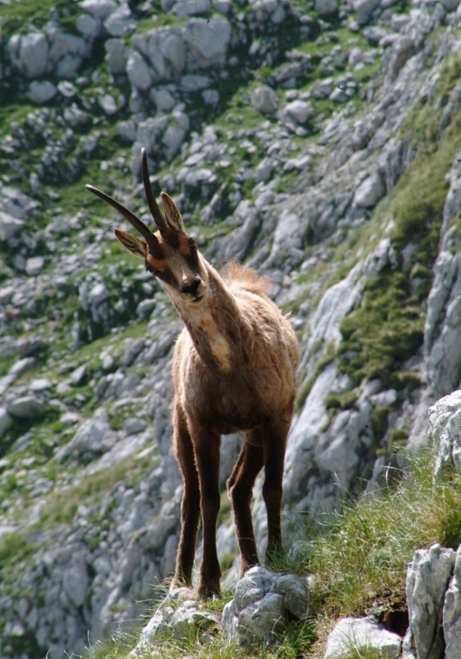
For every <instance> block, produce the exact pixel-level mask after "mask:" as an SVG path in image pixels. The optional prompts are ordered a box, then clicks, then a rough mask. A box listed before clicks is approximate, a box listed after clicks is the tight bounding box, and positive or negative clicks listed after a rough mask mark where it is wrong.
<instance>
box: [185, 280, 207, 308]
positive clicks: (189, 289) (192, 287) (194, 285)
mask: <svg viewBox="0 0 461 659" xmlns="http://www.w3.org/2000/svg"><path fill="white" fill-rule="evenodd" d="M201 283H202V280H201V279H200V277H195V278H194V279H192V281H191V282H187V283H185V284H183V285H182V286H181V293H190V295H192V297H193V298H194V302H197V301H198V300H200V298H201V297H202V296H203V293H202V294H200V292H199V287H200V285H201Z"/></svg>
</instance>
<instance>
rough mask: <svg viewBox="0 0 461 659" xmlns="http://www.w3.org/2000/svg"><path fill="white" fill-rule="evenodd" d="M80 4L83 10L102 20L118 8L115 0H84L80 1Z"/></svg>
mask: <svg viewBox="0 0 461 659" xmlns="http://www.w3.org/2000/svg"><path fill="white" fill-rule="evenodd" d="M78 6H79V7H80V9H81V10H82V11H86V12H88V13H89V14H91V15H92V16H94V17H95V18H99V19H100V20H102V21H104V20H105V19H106V18H107V17H108V16H109V14H111V13H112V12H114V11H115V10H116V9H117V3H116V2H115V0H83V1H82V2H79V5H78Z"/></svg>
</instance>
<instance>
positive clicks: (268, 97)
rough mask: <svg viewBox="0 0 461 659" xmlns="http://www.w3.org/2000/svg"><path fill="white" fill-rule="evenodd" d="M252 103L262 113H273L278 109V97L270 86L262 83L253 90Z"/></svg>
mask: <svg viewBox="0 0 461 659" xmlns="http://www.w3.org/2000/svg"><path fill="white" fill-rule="evenodd" d="M251 104H252V106H253V107H254V108H255V110H258V112H261V113H262V114H273V113H274V112H276V110H277V106H278V99H277V96H276V94H275V92H274V91H273V90H272V89H271V88H270V87H268V86H267V85H261V86H260V87H256V88H255V89H253V91H252V92H251Z"/></svg>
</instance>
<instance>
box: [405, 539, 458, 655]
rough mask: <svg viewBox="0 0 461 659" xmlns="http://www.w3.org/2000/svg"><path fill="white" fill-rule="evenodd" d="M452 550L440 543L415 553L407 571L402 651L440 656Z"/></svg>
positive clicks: (451, 568) (442, 645)
mask: <svg viewBox="0 0 461 659" xmlns="http://www.w3.org/2000/svg"><path fill="white" fill-rule="evenodd" d="M453 564H454V551H453V549H444V548H442V547H440V545H438V544H436V545H432V547H431V548H430V549H420V550H418V551H416V552H415V554H414V556H413V560H412V561H411V563H409V565H408V570H407V603H408V615H409V623H410V625H409V628H408V632H407V634H406V635H405V639H404V651H405V652H407V653H409V655H410V656H412V655H411V653H414V655H415V656H416V657H417V658H418V659H442V657H443V649H444V640H443V628H442V612H443V602H444V599H445V592H446V590H447V586H448V582H449V581H450V577H451V575H452V572H453Z"/></svg>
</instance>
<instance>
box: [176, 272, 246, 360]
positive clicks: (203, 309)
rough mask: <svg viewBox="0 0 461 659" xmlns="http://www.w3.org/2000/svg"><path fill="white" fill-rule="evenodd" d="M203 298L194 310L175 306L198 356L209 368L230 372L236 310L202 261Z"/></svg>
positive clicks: (237, 335)
mask: <svg viewBox="0 0 461 659" xmlns="http://www.w3.org/2000/svg"><path fill="white" fill-rule="evenodd" d="M204 265H205V267H206V269H207V275H208V283H207V296H206V299H205V300H204V301H203V303H202V304H200V305H199V306H198V307H197V308H196V309H195V308H190V307H188V308H187V309H178V311H179V314H180V316H181V318H182V320H183V322H184V324H185V326H186V328H187V330H188V332H189V334H190V336H191V339H192V341H193V343H194V346H195V348H196V350H197V352H198V354H199V355H200V357H201V359H202V360H203V361H204V362H205V363H206V364H207V365H208V366H209V367H210V368H212V369H216V370H219V371H222V372H226V371H230V370H231V368H232V363H233V362H234V360H235V358H236V356H237V355H238V353H239V352H240V350H239V343H240V342H241V338H240V324H239V319H240V310H239V307H238V305H237V302H236V300H235V298H234V296H233V294H232V292H231V291H230V290H229V289H228V287H227V286H226V284H225V283H224V281H223V280H222V278H221V277H220V276H219V274H218V273H217V272H216V270H215V269H214V268H213V267H212V266H211V265H210V264H209V263H207V262H206V261H205V262H204Z"/></svg>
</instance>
